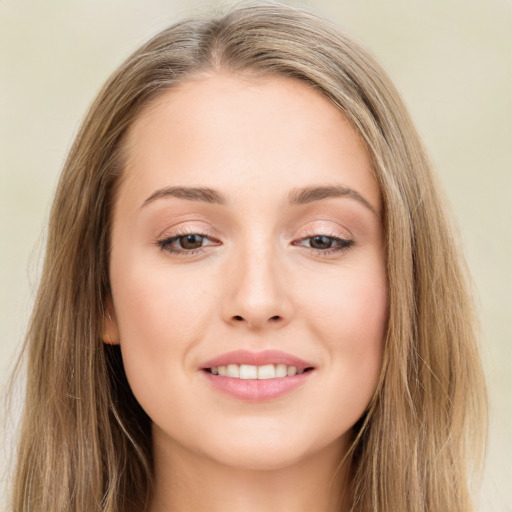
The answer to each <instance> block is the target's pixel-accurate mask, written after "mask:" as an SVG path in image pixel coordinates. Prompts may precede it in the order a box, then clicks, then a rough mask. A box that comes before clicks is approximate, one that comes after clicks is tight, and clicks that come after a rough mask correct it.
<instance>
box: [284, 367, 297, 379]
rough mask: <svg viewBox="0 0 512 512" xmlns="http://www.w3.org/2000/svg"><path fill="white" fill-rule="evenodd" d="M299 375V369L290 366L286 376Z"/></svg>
mask: <svg viewBox="0 0 512 512" xmlns="http://www.w3.org/2000/svg"><path fill="white" fill-rule="evenodd" d="M296 373H297V368H295V366H288V368H287V370H286V375H288V377H291V376H292V375H295V374H296Z"/></svg>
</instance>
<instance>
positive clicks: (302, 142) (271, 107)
mask: <svg viewBox="0 0 512 512" xmlns="http://www.w3.org/2000/svg"><path fill="white" fill-rule="evenodd" d="M126 149H127V150H128V151H127V163H126V168H125V174H124V175H123V179H122V181H121V184H120V187H119V191H118V196H117V199H116V205H115V212H114V220H113V232H112V253H111V261H110V279H111V287H112V288H111V289H112V311H110V314H111V317H112V320H106V329H107V337H106V339H109V340H110V341H111V342H112V343H120V345H121V351H122V354H123V361H124V365H125V369H126V374H127V377H128V381H129V383H130V386H131V388H132V390H133V393H134V395H135V397H136V398H137V400H138V401H139V403H140V404H141V406H142V407H143V408H144V409H145V411H146V412H147V414H148V415H149V416H150V418H151V419H152V421H153V439H154V448H155V450H157V451H167V452H169V453H171V452H172V451H173V450H178V449H180V450H181V453H188V454H193V455H194V456H196V457H197V456H200V457H206V458H208V459H209V460H214V461H217V462H220V463H222V464H227V465H230V466H233V467H246V468H278V467H282V466H285V465H290V464H293V463H295V462H299V461H301V460H304V459H305V458H306V457H312V456H314V455H315V454H319V453H321V452H324V453H325V451H326V450H329V453H334V454H336V456H338V455H339V454H340V453H342V452H343V450H344V447H345V445H346V442H347V440H348V431H349V429H350V428H351V427H352V426H353V425H354V423H355V422H356V421H357V420H358V419H359V418H360V416H361V415H362V414H363V412H364V410H365V408H366V407H367V405H368V403H369V401H370V399H371V397H372V394H373V392H374V390H375V388H376V385H377V381H378V376H379V371H380V367H381V362H382V349H383V337H384V332H385V325H386V319H387V300H388V299H387V282H386V272H385V263H384V260H385V256H384V248H383V234H382V227H381V220H380V211H381V202H380V196H379V189H378V186H377V184H376V182H375V180H374V179H373V177H372V174H371V171H370V160H369V157H368V155H367V153H366V151H365V148H364V146H363V144H362V143H361V141H360V140H359V139H358V137H357V135H356V133H355V132H354V130H353V129H352V127H351V126H350V124H349V123H348V122H347V120H346V119H345V118H344V116H343V115H342V114H341V113H340V112H339V111H338V110H337V109H336V108H335V107H333V106H332V105H331V103H330V102H329V101H328V100H327V99H326V98H324V97H323V96H322V95H320V94H319V93H318V92H315V91H314V90H313V89H311V88H310V87H309V86H307V85H306V84H303V83H301V82H298V81H295V80H292V79H288V78H278V77H266V78H247V77H245V78H243V77H238V76H233V75H226V74H218V75H205V76H203V77H200V78H194V79H191V80H189V81H187V82H185V83H183V84H181V85H180V86H179V87H177V88H175V89H173V90H172V91H169V92H166V93H164V94H163V95H161V96H160V97H159V98H158V99H157V100H156V101H155V102H154V104H153V105H151V106H150V107H149V108H147V109H146V110H145V111H144V112H143V114H142V115H141V116H139V118H138V119H137V120H136V121H135V123H134V124H133V126H132V127H131V129H130V131H129V133H128V136H127V140H126ZM295 373H296V374H295ZM294 374H295V375H294Z"/></svg>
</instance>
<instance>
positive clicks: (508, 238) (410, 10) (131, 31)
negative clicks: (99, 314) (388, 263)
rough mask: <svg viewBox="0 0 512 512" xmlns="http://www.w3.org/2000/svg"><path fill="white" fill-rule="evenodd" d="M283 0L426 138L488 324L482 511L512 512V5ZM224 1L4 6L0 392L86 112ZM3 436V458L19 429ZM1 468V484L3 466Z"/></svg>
mask: <svg viewBox="0 0 512 512" xmlns="http://www.w3.org/2000/svg"><path fill="white" fill-rule="evenodd" d="M284 3H291V4H294V5H301V6H303V7H306V8H309V9H310V10H312V11H314V12H316V13H318V14H321V15H323V16H325V17H327V18H330V19H332V20H333V21H335V22H337V23H338V24H339V25H341V26H342V27H344V28H345V29H346V30H347V31H348V32H349V33H351V34H353V35H355V36H356V37H357V38H359V39H360V40H361V41H363V42H364V44H365V45H366V46H367V47H368V48H369V49H370V50H371V51H372V53H373V54H374V55H375V56H376V57H377V59H378V60H379V61H380V62H381V64H382V65H383V66H384V68H385V69H386V70H387V71H388V72H389V74H390V75H391V77H392V79H393V80H394V82H395V83H396V85H397V87H398V89H399V90H400V91H401V93H402V95H403V97H404V99H405V102H406V104H407V105H408V107H409V109H410V111H411V113H412V116H413V118H414V120H415V121H416V124H417V126H418V129H419V131H420V133H421V134H422V136H423V138H424V140H425V143H426V146H427V148H428V149H429V152H430V156H431V158H432V160H433V162H434V164H435V167H436V169H437V171H438V173H439V175H440V178H441V181H442V184H443V186H444V188H445V192H446V195H447V197H448V199H449V201H450V203H451V206H452V209H453V212H454V214H455V217H456V219H457V223H458V226H459V228H460V231H461V238H462V241H463V244H464V248H465V253H466V255H467V258H468V261H469V265H470V269H471V271H472V274H473V277H474V281H475V289H476V292H477V301H478V307H479V311H480V314H481V319H482V325H483V340H482V353H483V358H484V363H485V367H486V371H487V377H488V384H489V393H490V399H491V428H490V445H489V456H488V462H487V467H486V472H485V480H484V489H483V496H482V500H481V511H482V512H491V511H492V512H501V511H506V510H512V491H511V488H512V486H511V485H510V484H511V483H512V469H511V464H510V461H511V460H512V400H511V398H510V389H511V384H512V377H511V373H512V327H511V325H512V292H511V289H512V226H511V224H512V222H511V219H512V208H511V203H512V164H511V161H512V158H511V157H512V150H511V148H512V121H511V119H512V92H511V91H512V2H511V1H510V0H480V1H471V0H465V1H462V0H460V1H459V0H444V1H428V0H393V1H391V0H389V1H382V0H374V1H369V0H338V1H334V0H330V1H329V0H308V1H306V0H305V1H303V2H293V1H288V2H286V1H285V2H284ZM226 5H229V4H227V3H226V2H223V3H220V2H218V1H211V2H205V1H199V0H188V1H185V0H109V1H100V0H95V1H85V0H82V1H73V0H51V1H46V2H41V1H38V0H0V240H1V246H0V247H1V250H0V382H5V379H6V377H7V375H8V373H9V372H10V369H11V368H12V364H13V360H14V357H15V354H16V353H17V351H18V350H19V347H20V343H21V340H22V338H23V334H24V330H25V328H26V324H27V320H28V315H29V313H30V310H31V306H32V303H33V299H34V295H35V291H36V287H37V282H38V276H39V271H40V265H41V261H42V255H43V248H44V234H45V229H46V222H47V216H48V212H49V207H50V204H51V199H52V195H53V192H54V189H55V186H56V181H57V177H58V174H59V171H60V169H61V167H62V164H63V161H64V158H65V155H66V153H67V151H68V150H69V148H70V145H71V142H72V140H73V137H74V135H75V133H76V131H77V128H78V126H79V123H80V120H81V118H82V117H83V115H84V113H85V111H86V109H87V107H88V105H89V104H90V102H91V101H92V99H93V97H94V96H95V94H96V93H97V91H98V89H99V88H100V86H101V85H102V83H103V82H104V81H105V80H106V78H107V77H108V75H109V74H110V73H111V72H112V71H113V70H114V69H115V68H116V67H117V66H118V65H119V64H120V63H121V61H122V60H123V59H124V58H125V57H127V56H128V54H129V53H131V52H132V51H133V50H134V49H135V48H137V47H138V46H139V45H140V44H141V43H143V42H144V41H146V40H147V39H148V38H149V37H151V36H152V35H154V34H155V33H156V32H157V31H159V30H160V29H162V28H164V27H166V26H167V25H169V24H171V23H173V22H175V21H177V20H179V19H181V18H182V17H184V16H188V15H193V14H197V13H202V12H205V10H206V11H207V10H208V6H210V8H211V7H213V8H214V9H218V8H219V7H222V6H226ZM210 10H211V9H210ZM16 400H19V399H16ZM19 407H20V406H19V403H18V402H15V410H16V409H19ZM4 430H5V432H4V434H5V435H4V437H5V442H3V446H2V450H3V454H2V453H0V460H1V461H4V460H5V459H6V455H7V454H8V453H9V451H10V449H11V445H12V431H13V430H15V427H13V425H12V423H8V424H7V427H5V428H4ZM34 435H37V433H34ZM1 464H3V467H0V472H1V471H2V470H3V471H4V472H5V473H6V475H7V476H6V477H4V480H3V482H4V485H5V481H6V480H7V478H8V474H9V469H8V466H7V465H6V463H4V462H2V463H1ZM0 503H1V501H0ZM440 512H441V511H440Z"/></svg>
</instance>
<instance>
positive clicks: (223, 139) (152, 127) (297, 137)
mask: <svg viewBox="0 0 512 512" xmlns="http://www.w3.org/2000/svg"><path fill="white" fill-rule="evenodd" d="M125 149H126V155H127V159H126V166H125V175H124V177H123V182H125V184H124V185H123V184H122V186H121V188H123V186H126V187H128V188H130V187H131V188H137V189H138V191H139V192H140V195H141V197H142V196H143V195H144V194H145V195H146V196H147V195H149V194H151V192H152V191H154V190H155V189H157V188H158V187H162V186H166V185H169V183H165V181H169V180H170V181H173V184H177V185H182V184H183V185H190V186H209V187H212V188H218V187H217V185H218V184H219V183H221V184H222V185H223V187H224V188H225V189H226V192H227V193H228V195H229V189H234V188H236V186H237V185H240V186H244V187H245V188H251V187H255V188H257V187H260V186H261V183H262V182H263V183H266V184H267V185H269V184H270V183H271V182H274V183H276V184H277V182H278V181H279V182H281V183H282V184H283V186H288V187H289V186H291V185H292V184H295V185H296V186H300V185H301V184H302V185H308V184H309V183H308V182H315V183H317V184H323V185H329V184H337V185H342V186H345V185H346V186H348V185H350V186H351V187H352V188H355V189H357V190H359V191H361V192H363V193H364V195H365V196H369V197H367V198H368V200H369V202H371V203H372V204H373V205H374V206H375V209H376V210H379V209H380V193H379V190H378V186H377V184H376V182H375V180H374V179H373V176H372V172H371V163H370V158H369V156H368V152H367V150H366V148H365V146H364V144H363V143H362V141H361V139H360V137H359V136H358V134H357V132H356V131H355V130H354V129H353V128H352V126H351V125H350V123H349V122H348V121H347V119H346V118H345V117H344V116H343V114H342V113H341V111H339V110H338V109H337V108H335V107H334V106H333V105H332V103H331V102H330V101H329V100H328V99H327V98H326V97H325V96H323V95H322V94H320V93H319V92H317V91H315V90H314V89H313V88H312V87H310V86H308V85H307V84H305V83H303V82H301V81H298V80H296V79H292V78H286V77H277V76H268V75H267V76H263V77H253V76H250V77H248V76H238V75H229V74H213V75H212V74H210V75H203V76H197V77H194V78H191V79H188V80H186V81H184V82H183V83H181V84H180V85H178V86H177V87H175V88H173V89H171V90H168V91H166V92H164V93H162V94H161V95H160V96H158V97H157V98H156V99H155V100H154V101H153V102H152V103H151V104H150V105H149V106H148V107H146V108H145V109H144V110H143V112H142V113H141V114H140V115H139V116H138V118H137V119H136V120H135V122H134V123H133V124H132V126H131V127H130V129H129V131H128V134H127V137H126V139H125ZM265 180H266V181H265ZM269 180H270V181H269ZM347 181H349V182H350V183H346V182H347ZM130 183H132V185H131V186H130ZM268 193H269V194H270V191H269V192H268Z"/></svg>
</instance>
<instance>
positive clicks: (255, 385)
mask: <svg viewBox="0 0 512 512" xmlns="http://www.w3.org/2000/svg"><path fill="white" fill-rule="evenodd" d="M228 364H238V365H240V364H249V365H254V366H263V365H265V364H286V365H287V366H295V367H296V368H297V369H298V370H304V369H306V368H313V365H312V364H310V363H308V362H306V361H304V360H302V359H299V358H298V357H295V356H292V355H291V354H287V353H286V352H281V351H279V350H265V351H263V352H249V351H247V350H237V351H234V352H228V353H227V354H222V355H220V356H218V357H215V358H213V359H211V360H209V361H207V362H205V363H204V364H203V365H201V368H200V369H201V370H206V369H208V368H212V367H219V366H227V365H228ZM201 373H202V374H203V375H204V377H205V378H206V379H207V380H208V382H209V383H210V384H211V385H212V386H213V387H214V388H215V389H216V390H218V391H220V392H222V393H224V394H226V395H229V396H231V397H233V398H236V399H239V400H244V401H247V402H263V401H267V400H272V399H276V398H279V397H281V396H283V395H285V394H286V393H289V392H290V391H292V390H294V389H296V388H298V387H300V386H302V385H303V384H304V383H305V382H306V381H307V380H308V379H309V378H310V377H311V375H312V374H313V373H315V372H313V371H307V372H304V373H301V374H297V375H293V376H290V377H280V378H275V379H262V380H258V379H236V378H233V377H224V376H221V375H213V374H212V373H210V372H207V371H203V372H201Z"/></svg>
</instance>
